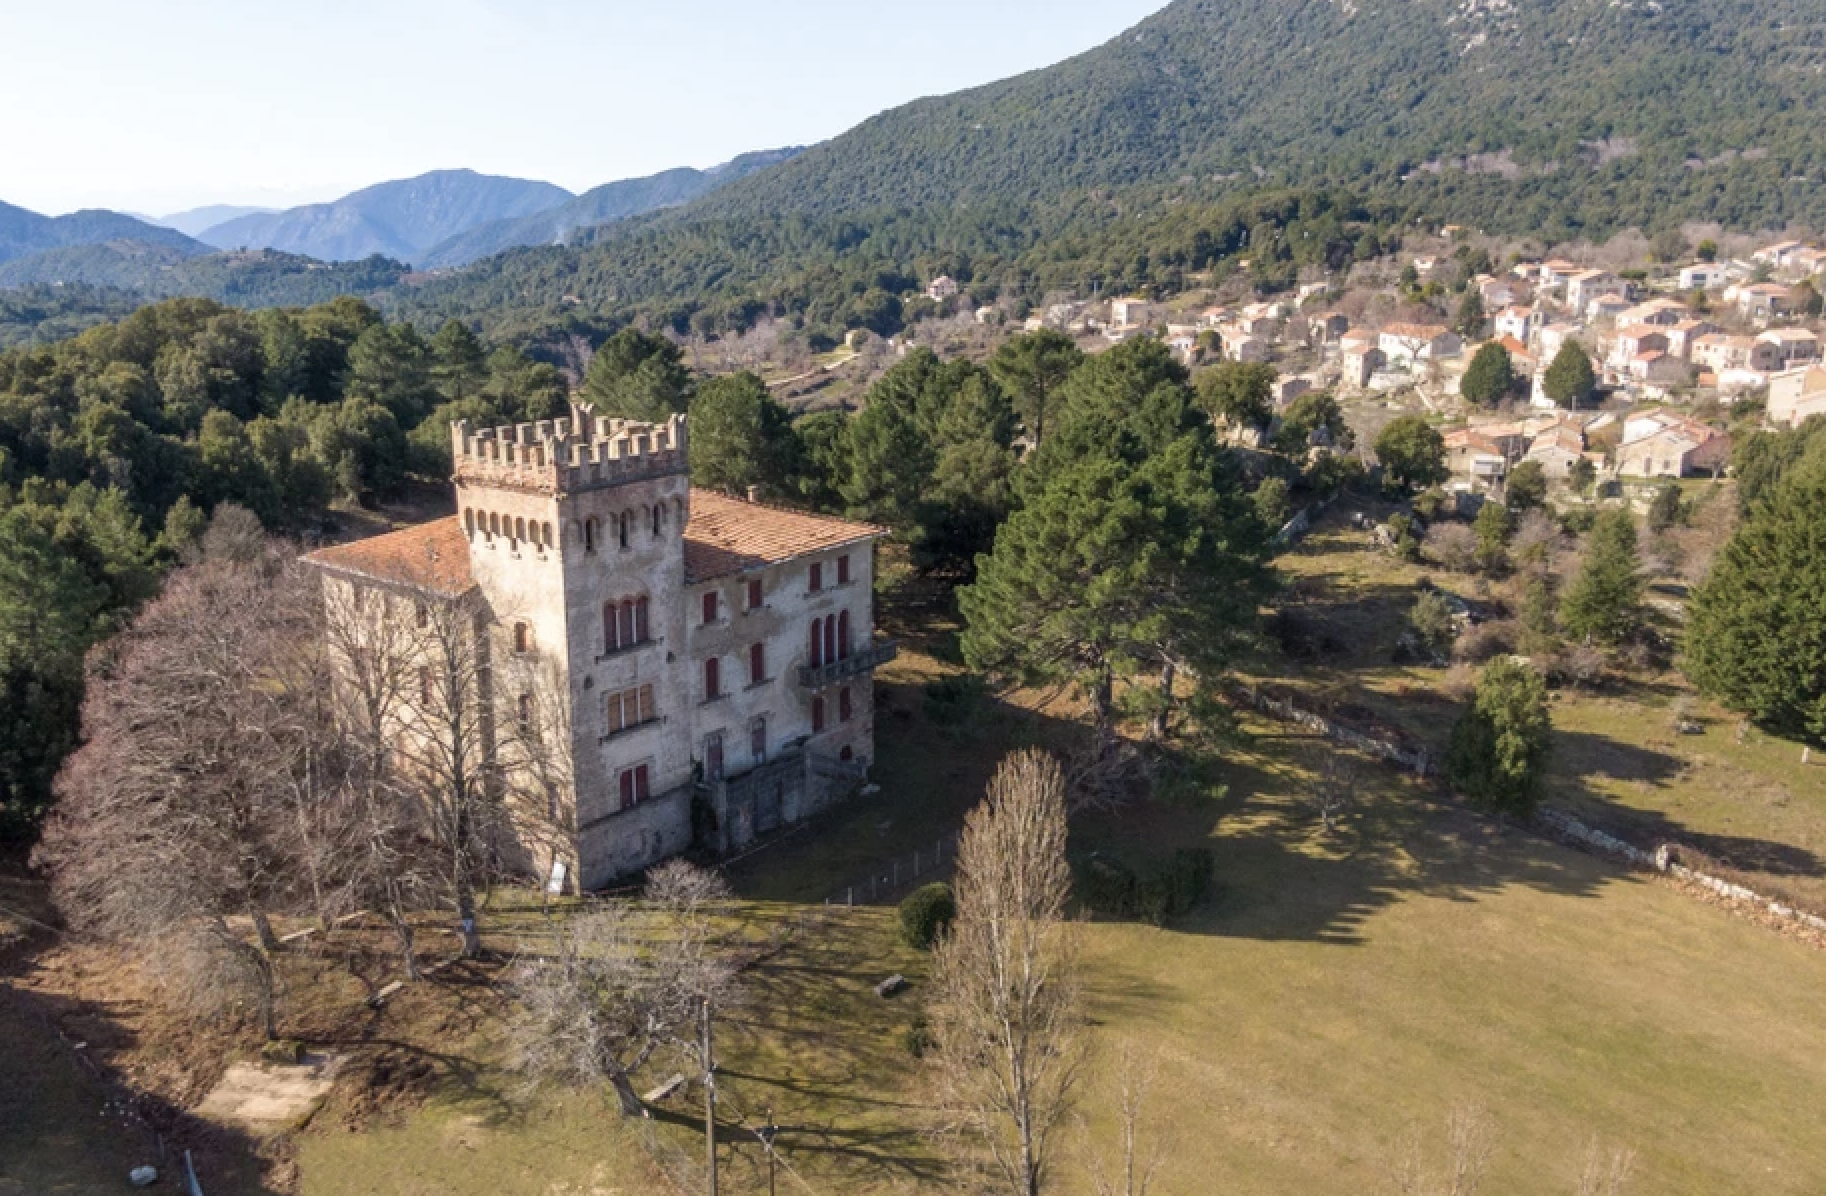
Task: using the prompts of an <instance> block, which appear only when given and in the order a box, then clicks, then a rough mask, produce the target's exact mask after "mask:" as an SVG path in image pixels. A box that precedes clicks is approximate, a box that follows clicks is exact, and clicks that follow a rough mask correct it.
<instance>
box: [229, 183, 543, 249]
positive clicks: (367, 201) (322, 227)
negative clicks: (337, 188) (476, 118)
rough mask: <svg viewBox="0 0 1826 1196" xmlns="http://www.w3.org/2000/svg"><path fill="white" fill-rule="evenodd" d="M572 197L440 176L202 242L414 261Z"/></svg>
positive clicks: (233, 225) (292, 211)
mask: <svg viewBox="0 0 1826 1196" xmlns="http://www.w3.org/2000/svg"><path fill="white" fill-rule="evenodd" d="M574 198H576V197H575V196H574V195H572V194H571V192H569V191H566V190H565V189H564V188H562V187H559V186H557V185H556V184H553V183H545V182H540V181H538V180H533V179H515V178H507V177H504V176H500V175H485V174H481V173H478V172H477V171H474V170H468V169H458V170H434V171H429V172H427V173H425V174H421V175H417V176H415V177H413V178H409V179H394V180H389V181H387V182H383V183H376V184H374V185H372V186H369V187H363V188H362V189H360V190H359V191H353V192H350V193H349V194H348V195H345V196H343V197H342V198H340V199H337V200H332V201H331V202H329V203H320V204H305V205H303V206H301V207H296V208H287V209H285V210H284V211H281V212H274V213H271V214H255V215H247V216H241V217H239V218H237V219H234V220H229V221H227V222H225V223H223V224H218V225H216V226H214V227H212V228H208V229H205V230H204V231H203V232H202V233H201V234H199V237H198V239H199V240H201V241H203V242H205V243H206V244H209V245H213V246H215V247H216V248H217V249H276V250H279V251H281V252H285V253H294V254H300V255H303V256H306V257H314V258H317V259H319V260H321V261H332V262H335V261H357V260H360V259H363V258H367V257H371V256H373V255H374V254H381V255H383V256H386V257H393V258H398V259H401V260H405V261H411V260H415V259H416V258H417V257H418V255H419V254H420V253H422V252H423V251H424V250H426V249H429V248H430V247H431V246H433V245H435V244H437V243H439V242H441V241H444V240H448V239H449V238H450V237H453V236H457V235H460V234H461V233H463V232H465V231H467V230H468V229H471V228H474V227H476V226H477V225H480V224H486V223H489V222H491V221H495V220H502V219H513V218H517V217H523V216H529V215H532V214H534V213H536V212H541V211H545V210H547V209H548V208H553V207H557V206H558V205H559V204H562V203H566V202H568V201H569V200H572V199H574Z"/></svg>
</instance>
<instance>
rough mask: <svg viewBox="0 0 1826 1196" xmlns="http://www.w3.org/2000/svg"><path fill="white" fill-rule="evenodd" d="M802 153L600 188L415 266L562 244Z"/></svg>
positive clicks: (466, 236) (458, 241)
mask: <svg viewBox="0 0 1826 1196" xmlns="http://www.w3.org/2000/svg"><path fill="white" fill-rule="evenodd" d="M800 152H801V151H800V149H799V147H796V146H795V147H791V148H788V149H774V150H758V151H756V152H754V153H749V154H743V155H742V156H741V157H739V158H734V159H732V160H730V161H728V162H725V163H723V164H722V165H721V166H713V167H711V168H710V169H709V170H693V169H691V168H690V167H681V168H679V169H677V170H667V171H663V172H662V173H660V174H655V175H649V176H648V177H646V178H643V179H624V180H622V181H620V182H616V183H604V184H603V185H602V186H600V187H596V188H592V189H591V190H589V191H585V192H584V193H583V194H582V195H579V196H578V197H577V198H576V199H573V200H571V201H570V202H569V203H564V204H560V205H558V206H557V207H555V208H552V209H550V210H548V211H544V212H538V213H535V214H534V215H531V216H523V217H521V218H520V219H518V220H496V221H493V222H491V223H489V224H484V225H481V226H480V227H477V228H472V229H470V230H469V231H468V232H465V233H460V234H458V235H457V236H454V237H452V238H450V239H449V240H448V241H445V242H443V243H442V244H440V245H435V246H433V247H432V248H431V249H429V250H427V251H426V252H425V253H424V254H423V255H422V256H421V257H420V258H419V259H418V260H419V264H420V265H422V266H424V267H425V268H427V269H440V268H451V267H456V266H466V265H468V264H469V263H470V262H473V261H477V260H479V259H481V258H485V257H488V256H490V255H492V254H496V253H500V252H501V251H502V250H506V249H516V248H519V247H521V246H526V245H555V244H560V243H562V242H564V241H566V240H568V239H569V238H570V236H571V234H572V233H574V232H577V231H578V230H579V229H585V228H592V227H594V226H596V225H599V224H609V223H612V222H614V221H617V220H626V219H627V218H628V217H630V216H639V215H641V214H643V213H645V212H653V211H658V210H659V209H661V208H670V207H676V206H678V205H679V204H685V203H690V202H691V201H692V200H694V199H696V198H698V197H699V196H701V195H708V194H709V193H710V192H712V191H715V190H716V189H717V188H719V187H722V186H725V185H727V184H729V183H733V182H735V181H736V180H737V179H741V178H746V177H747V176H748V175H751V174H753V173H754V172H755V171H757V170H762V169H765V168H766V167H769V166H772V165H774V164H776V163H779V162H785V161H787V160H788V159H790V158H792V157H794V156H795V155H797V154H798V153H800Z"/></svg>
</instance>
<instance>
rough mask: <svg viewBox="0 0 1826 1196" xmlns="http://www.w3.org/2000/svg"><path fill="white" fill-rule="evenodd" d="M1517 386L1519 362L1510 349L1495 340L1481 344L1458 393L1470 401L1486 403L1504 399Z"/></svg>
mask: <svg viewBox="0 0 1826 1196" xmlns="http://www.w3.org/2000/svg"><path fill="white" fill-rule="evenodd" d="M1514 389H1515V362H1514V361H1512V360H1511V359H1510V357H1509V350H1507V349H1505V348H1504V347H1503V346H1502V345H1500V344H1498V343H1497V342H1495V341H1490V342H1488V343H1487V344H1483V345H1480V346H1478V350H1477V352H1476V353H1474V354H1472V356H1471V364H1470V365H1469V366H1467V367H1466V369H1465V376H1464V378H1463V379H1461V380H1460V381H1459V384H1458V393H1459V394H1460V395H1461V396H1462V397H1463V398H1464V400H1465V401H1466V402H1467V403H1482V404H1484V405H1486V406H1488V405H1489V404H1492V403H1500V402H1502V401H1503V400H1504V399H1505V398H1507V397H1508V396H1509V393H1510V392H1511V391H1513V390H1514Z"/></svg>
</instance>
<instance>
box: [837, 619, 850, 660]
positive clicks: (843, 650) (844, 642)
mask: <svg viewBox="0 0 1826 1196" xmlns="http://www.w3.org/2000/svg"><path fill="white" fill-rule="evenodd" d="M837 658H838V659H839V660H848V659H849V658H850V612H849V611H847V610H846V611H839V612H838V614H837Z"/></svg>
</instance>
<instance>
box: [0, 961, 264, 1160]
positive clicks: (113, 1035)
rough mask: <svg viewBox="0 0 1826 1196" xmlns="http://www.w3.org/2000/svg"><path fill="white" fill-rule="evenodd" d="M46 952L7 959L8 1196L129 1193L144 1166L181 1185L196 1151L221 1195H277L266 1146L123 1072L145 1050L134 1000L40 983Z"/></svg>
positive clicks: (1, 1085) (0, 971)
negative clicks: (123, 1063) (134, 1022)
mask: <svg viewBox="0 0 1826 1196" xmlns="http://www.w3.org/2000/svg"><path fill="white" fill-rule="evenodd" d="M42 946H43V944H42V943H41V942H40V943H27V944H22V945H18V946H15V947H14V948H13V950H12V951H10V952H8V953H6V954H5V955H4V956H0V1072H3V1073H4V1074H5V1077H6V1078H5V1080H4V1082H0V1089H5V1090H6V1091H4V1092H0V1192H11V1191H18V1192H53V1191H92V1190H97V1189H98V1188H102V1190H106V1189H108V1188H115V1187H120V1188H125V1187H126V1183H127V1173H128V1171H130V1170H131V1169H132V1168H134V1167H137V1166H140V1165H151V1166H153V1167H156V1168H157V1169H158V1172H159V1175H160V1178H161V1181H169V1180H171V1179H174V1178H176V1177H177V1176H180V1175H181V1174H182V1172H183V1158H184V1153H185V1151H189V1152H190V1153H191V1156H192V1159H193V1161H194V1163H195V1166H196V1169H197V1174H198V1177H199V1179H200V1180H201V1182H202V1184H203V1187H204V1190H205V1191H207V1192H209V1193H211V1196H269V1194H271V1196H277V1193H279V1192H280V1191H281V1189H280V1188H277V1187H273V1186H269V1184H268V1182H267V1179H266V1175H267V1159H266V1158H264V1157H263V1144H262V1142H261V1141H260V1140H259V1139H257V1138H255V1137H254V1136H253V1135H251V1134H249V1133H247V1132H245V1131H242V1130H238V1129H234V1128H230V1127H227V1126H222V1125H218V1124H215V1123H213V1122H209V1121H205V1120H203V1119H202V1118H200V1117H197V1116H196V1115H195V1114H193V1113H192V1112H191V1111H190V1110H188V1109H186V1108H184V1107H182V1106H181V1105H178V1104H176V1103H174V1102H173V1101H171V1100H170V1099H168V1098H166V1097H164V1096H162V1095H160V1094H158V1093H156V1092H152V1091H149V1090H147V1089H145V1088H144V1087H142V1086H139V1085H136V1084H135V1083H133V1081H132V1079H131V1078H130V1076H129V1075H128V1074H127V1073H126V1072H125V1071H124V1070H123V1069H122V1068H121V1067H120V1065H119V1063H118V1060H120V1059H121V1058H122V1057H123V1056H124V1054H125V1053H126V1052H128V1051H132V1050H134V1049H135V1048H136V1047H138V1046H139V1045H140V1042H139V1038H138V1035H137V1034H136V1033H135V1031H134V1030H133V1029H132V1027H131V1025H130V1024H129V1023H130V1019H131V1017H132V1016H133V1014H134V1012H135V1010H134V1007H133V1003H132V1002H131V1001H128V1000H121V1001H113V1002H109V1001H97V1000H89V999H82V998H78V997H75V996H71V995H69V994H66V993H62V992H57V991H52V990H49V989H46V988H41V987H39V986H38V985H37V984H36V983H35V982H34V973H35V972H36V971H37V970H38V967H39V964H38V958H37V957H38V952H39V950H40V949H41V948H42ZM104 1184H105V1187H103V1185H104ZM13 1185H18V1186H17V1187H15V1186H13Z"/></svg>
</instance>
